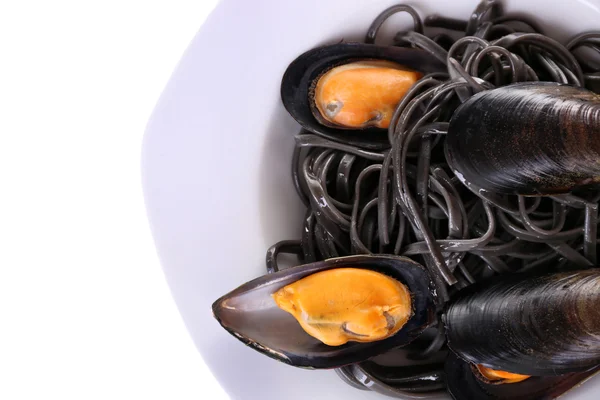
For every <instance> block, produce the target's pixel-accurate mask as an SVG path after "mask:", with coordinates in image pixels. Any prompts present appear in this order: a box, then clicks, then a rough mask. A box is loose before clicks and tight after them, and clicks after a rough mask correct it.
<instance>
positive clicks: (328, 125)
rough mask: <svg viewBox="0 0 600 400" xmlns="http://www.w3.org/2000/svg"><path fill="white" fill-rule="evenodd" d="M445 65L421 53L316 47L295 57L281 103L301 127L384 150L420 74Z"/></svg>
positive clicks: (385, 48) (371, 47)
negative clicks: (391, 127) (392, 122)
mask: <svg viewBox="0 0 600 400" xmlns="http://www.w3.org/2000/svg"><path fill="white" fill-rule="evenodd" d="M445 69H446V67H445V65H443V64H442V63H440V62H439V61H438V60H437V59H436V58H434V57H433V56H432V55H430V54H429V53H427V52H425V51H421V50H417V49H411V48H402V47H396V46H379V45H374V44H365V43H338V44H334V45H327V46H322V47H318V48H315V49H312V50H309V51H307V52H305V53H304V54H302V55H300V56H299V57H298V58H296V59H295V60H294V61H293V62H292V63H291V64H290V65H289V67H288V68H287V70H286V71H285V73H284V75H283V79H282V81H281V99H282V101H283V105H284V106H285V108H286V109H287V111H288V112H289V113H290V115H291V116H292V117H293V118H294V119H295V120H296V121H298V123H300V125H302V127H304V128H305V129H307V130H309V131H311V132H313V133H315V134H317V135H321V136H323V137H326V138H328V139H331V140H335V141H343V142H345V143H351V144H353V145H356V146H359V147H362V148H366V149H383V148H387V147H389V142H388V140H387V136H386V130H387V126H388V125H389V122H390V119H391V117H392V114H393V112H394V109H395V107H396V105H397V104H398V103H399V102H400V100H401V98H402V97H403V95H404V93H405V92H406V91H407V90H408V89H409V88H410V86H411V85H412V84H413V83H415V82H416V81H417V80H418V79H419V78H420V77H421V75H422V74H426V73H430V72H439V71H445Z"/></svg>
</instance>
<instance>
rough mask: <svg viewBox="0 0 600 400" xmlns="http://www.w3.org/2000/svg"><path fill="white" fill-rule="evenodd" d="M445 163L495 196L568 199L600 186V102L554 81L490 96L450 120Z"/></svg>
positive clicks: (464, 107) (481, 97) (497, 91)
mask: <svg viewBox="0 0 600 400" xmlns="http://www.w3.org/2000/svg"><path fill="white" fill-rule="evenodd" d="M446 158H447V160H448V163H449V164H450V166H451V167H452V168H453V170H454V171H455V173H456V175H457V176H458V177H459V178H460V179H461V180H463V181H466V182H469V183H472V184H475V185H476V186H478V187H479V188H482V189H484V190H488V191H491V192H495V193H504V194H522V195H540V194H557V193H566V192H569V191H571V190H572V189H573V188H576V187H578V186H585V185H590V184H597V183H598V182H600V96H598V95H597V94H595V93H593V92H591V91H589V90H587V89H583V88H580V87H575V86H569V85H564V84H559V83H553V82H526V83H516V84H513V85H508V86H504V87H500V88H497V89H493V90H488V91H484V92H481V93H478V94H476V95H474V96H473V97H471V98H469V99H468V100H467V101H466V102H464V103H463V104H462V105H460V106H459V107H458V108H457V110H456V111H455V113H454V115H453V116H452V118H451V120H450V126H449V128H448V134H447V138H446Z"/></svg>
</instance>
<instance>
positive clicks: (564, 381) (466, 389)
mask: <svg viewBox="0 0 600 400" xmlns="http://www.w3.org/2000/svg"><path fill="white" fill-rule="evenodd" d="M444 370H445V373H446V377H447V378H446V385H447V389H448V392H449V393H450V395H451V396H452V397H453V398H454V399H455V400H466V399H469V400H470V399H477V400H492V399H510V400H532V399H536V400H550V399H555V398H557V397H559V396H560V395H562V394H564V393H566V392H567V391H569V390H571V389H572V388H573V387H575V386H577V385H579V384H581V383H583V382H584V381H585V380H587V379H589V378H590V377H592V376H593V375H595V374H596V373H598V371H599V370H600V367H593V368H591V369H589V370H587V371H584V372H574V373H569V374H565V375H559V376H532V377H530V378H528V379H525V380H522V381H520V382H516V383H498V382H490V381H489V380H487V379H486V378H485V377H483V376H482V375H481V374H480V373H479V371H478V369H477V368H476V366H475V365H473V364H470V363H468V362H466V361H463V360H461V359H460V358H458V357H457V356H456V355H453V354H450V355H449V356H448V358H447V360H446V364H445V368H444Z"/></svg>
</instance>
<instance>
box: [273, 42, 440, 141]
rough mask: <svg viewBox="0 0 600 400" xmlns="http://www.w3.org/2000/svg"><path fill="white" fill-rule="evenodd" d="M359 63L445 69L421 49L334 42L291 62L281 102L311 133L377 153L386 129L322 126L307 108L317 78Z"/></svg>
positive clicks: (284, 78) (436, 69) (426, 69)
mask: <svg viewBox="0 0 600 400" xmlns="http://www.w3.org/2000/svg"><path fill="white" fill-rule="evenodd" d="M361 60H388V61H394V62H396V63H398V64H401V65H403V66H405V67H407V68H408V69H411V70H414V71H419V72H422V73H430V72H440V71H445V70H446V67H445V65H443V64H442V63H440V62H439V61H438V60H437V59H435V58H434V57H433V56H432V55H430V54H429V53H427V52H425V51H422V50H417V49H410V48H403V47H396V46H379V45H374V44H365V43H337V44H333V45H327V46H321V47H317V48H315V49H312V50H309V51H307V52H305V53H304V54H302V55H300V56H299V57H298V58H296V59H295V60H294V61H292V63H291V64H290V65H289V66H288V68H287V70H286V71H285V73H284V74H283V79H282V81H281V100H282V101H283V105H284V106H285V108H286V110H287V111H288V112H289V113H290V115H291V116H292V117H293V118H294V119H295V120H296V121H297V122H298V123H299V124H300V125H302V127H304V128H305V129H307V130H309V131H311V132H312V133H315V134H317V135H321V136H323V137H325V138H327V139H331V140H334V141H337V142H343V143H349V144H352V145H355V146H358V147H362V148H365V149H372V150H381V149H385V148H388V147H389V146H390V144H389V142H388V138H387V133H386V132H387V129H379V128H374V127H369V128H365V129H361V130H351V129H343V128H334V127H330V126H325V125H323V124H322V123H320V122H319V121H318V120H317V119H316V118H315V116H314V115H313V112H312V109H311V101H310V99H309V95H310V92H311V85H312V84H313V82H314V81H315V80H316V79H317V78H318V77H320V76H321V75H322V74H324V73H325V72H327V71H328V70H330V69H331V68H334V67H337V66H339V65H342V64H347V63H350V62H354V61H361Z"/></svg>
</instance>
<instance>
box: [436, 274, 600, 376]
mask: <svg viewBox="0 0 600 400" xmlns="http://www.w3.org/2000/svg"><path fill="white" fill-rule="evenodd" d="M442 320H443V321H444V324H445V326H446V337H447V339H448V346H449V348H450V349H451V350H452V351H454V352H455V353H456V354H457V355H458V356H459V357H461V358H462V359H464V360H466V361H469V362H471V363H473V364H482V365H484V366H485V367H488V368H492V369H497V370H503V371H509V372H513V373H517V374H524V375H531V376H548V375H562V374H565V373H569V372H578V371H584V370H587V369H589V368H591V367H594V366H595V365H597V364H599V363H600V270H598V269H590V270H585V271H575V272H563V273H555V274H546V275H539V276H535V275H532V276H528V275H525V274H512V275H510V276H507V277H503V278H502V279H501V280H500V281H497V282H495V283H492V284H489V285H485V284H482V285H479V284H476V285H473V286H471V287H469V288H466V289H464V290H463V291H461V293H460V294H459V296H458V297H457V298H456V299H455V300H453V301H452V302H451V304H450V305H449V306H448V307H447V309H446V311H445V313H444V316H443V317H442Z"/></svg>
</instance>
